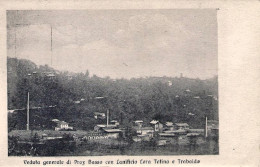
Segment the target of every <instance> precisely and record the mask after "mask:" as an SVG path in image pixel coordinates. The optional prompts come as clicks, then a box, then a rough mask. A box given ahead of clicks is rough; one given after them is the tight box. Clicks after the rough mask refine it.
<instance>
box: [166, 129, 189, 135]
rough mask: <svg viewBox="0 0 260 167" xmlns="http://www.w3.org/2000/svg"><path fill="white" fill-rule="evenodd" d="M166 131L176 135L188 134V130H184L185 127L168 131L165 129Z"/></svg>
mask: <svg viewBox="0 0 260 167" xmlns="http://www.w3.org/2000/svg"><path fill="white" fill-rule="evenodd" d="M164 133H167V134H175V135H186V134H187V130H184V129H178V130H167V131H164Z"/></svg>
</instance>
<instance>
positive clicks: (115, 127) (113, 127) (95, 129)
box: [94, 124, 117, 132]
mask: <svg viewBox="0 0 260 167" xmlns="http://www.w3.org/2000/svg"><path fill="white" fill-rule="evenodd" d="M104 129H117V125H104V124H100V125H96V126H95V127H94V131H95V132H104Z"/></svg>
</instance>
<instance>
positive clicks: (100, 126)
mask: <svg viewBox="0 0 260 167" xmlns="http://www.w3.org/2000/svg"><path fill="white" fill-rule="evenodd" d="M96 126H97V127H99V128H114V127H116V125H104V124H100V125H96Z"/></svg>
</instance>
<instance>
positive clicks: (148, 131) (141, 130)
mask: <svg viewBox="0 0 260 167" xmlns="http://www.w3.org/2000/svg"><path fill="white" fill-rule="evenodd" d="M133 129H134V130H135V131H136V133H137V134H138V135H147V136H150V137H153V133H154V128H153V127H137V126H136V127H133Z"/></svg>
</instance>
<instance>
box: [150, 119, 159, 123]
mask: <svg viewBox="0 0 260 167" xmlns="http://www.w3.org/2000/svg"><path fill="white" fill-rule="evenodd" d="M158 122H159V121H156V120H152V121H151V122H150V124H157V123H158Z"/></svg>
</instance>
